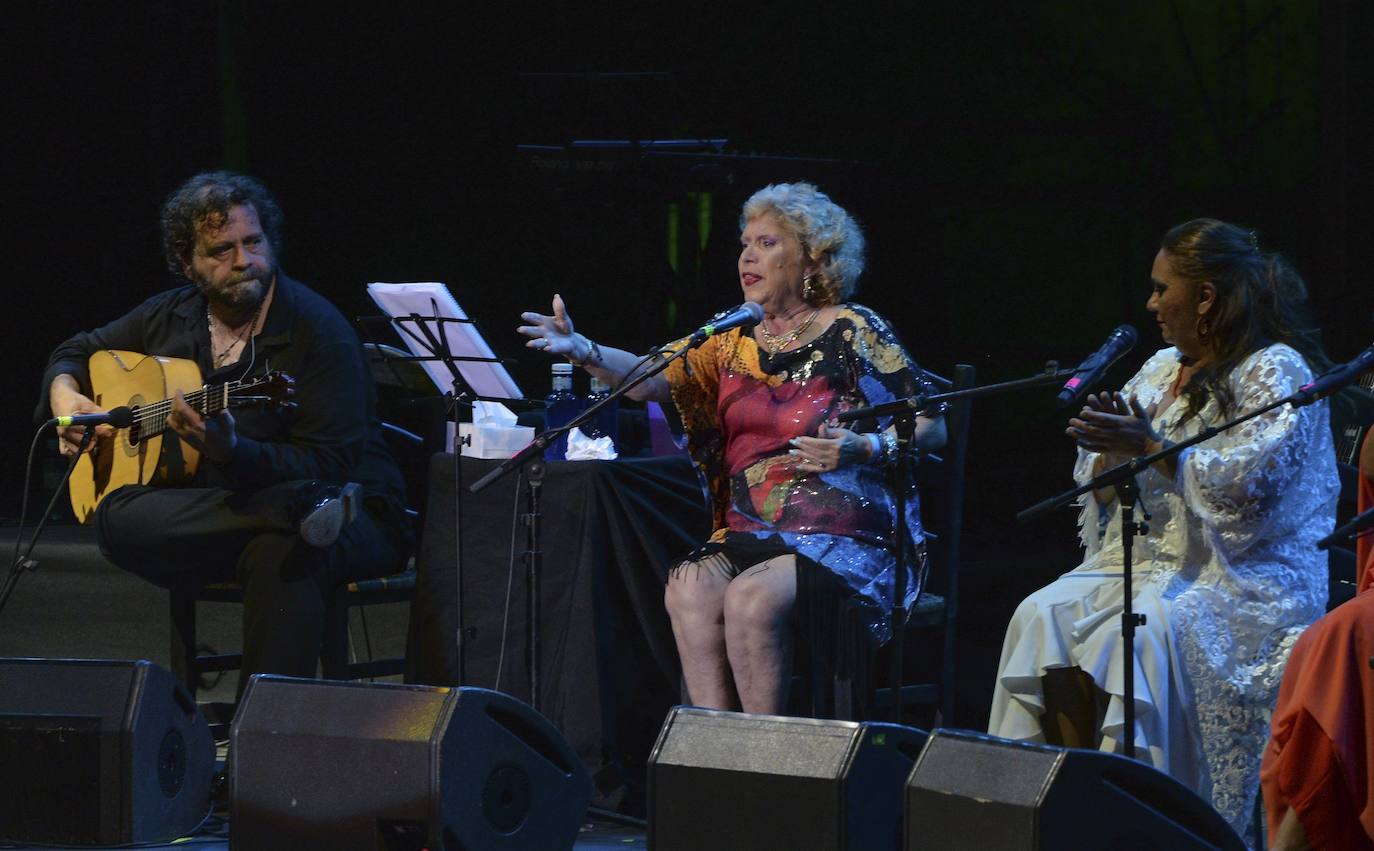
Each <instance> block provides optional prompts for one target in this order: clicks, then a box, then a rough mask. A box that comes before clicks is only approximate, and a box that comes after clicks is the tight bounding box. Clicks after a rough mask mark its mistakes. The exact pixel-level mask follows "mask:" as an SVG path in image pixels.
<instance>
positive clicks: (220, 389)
mask: <svg viewBox="0 0 1374 851" xmlns="http://www.w3.org/2000/svg"><path fill="white" fill-rule="evenodd" d="M239 384H240V382H238V381H230V382H227V383H225V384H216V385H213V386H211V385H206V386H204V387H201V388H200V389H199V390H192V391H190V392H189V393H183V394H182V396H183V397H184V398H185V399H186V404H188V405H190V406H191V408H192V409H193V410H195V411H196V412H197V413H199V414H200V415H201V416H203V417H213V416H215V415H216V414H219V413H220V412H222V411H224V410H226V409H227V408H228V407H229V400H230V398H231V396H232V394H233V391H234V389H235V388H237V387H238V386H239ZM175 401H176V400H175V398H170V399H163V400H162V401H161V402H154V403H153V404H151V405H143V406H141V407H139V408H138V410H137V411H136V412H135V415H134V425H135V426H137V427H138V433H139V435H140V436H142V437H145V438H147V437H152V436H154V435H158V434H162V433H163V432H164V431H166V430H167V415H168V414H170V413H171V412H172V403H173V402H175Z"/></svg>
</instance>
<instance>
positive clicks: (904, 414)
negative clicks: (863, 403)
mask: <svg viewBox="0 0 1374 851" xmlns="http://www.w3.org/2000/svg"><path fill="white" fill-rule="evenodd" d="M1074 372H1075V371H1074V370H1072V369H1059V364H1058V363H1056V362H1055V361H1050V362H1049V363H1047V364H1046V365H1045V371H1044V372H1042V373H1041V374H1039V375H1035V376H1031V377H1030V378H1020V379H1016V380H1014V381H1003V382H1000V383H997V384H984V385H982V386H979V387H967V388H964V389H963V390H954V391H951V392H949V393H935V394H932V395H930V396H922V395H920V394H917V395H915V396H909V397H907V398H905V399H896V400H894V401H891V402H884V403H882V404H881V405H871V406H868V407H864V408H853V409H851V410H848V411H845V412H843V413H841V414H839V415H838V416H837V417H836V418H835V420H836V421H837V422H839V423H850V422H854V421H855V420H863V419H870V418H877V417H885V416H889V415H890V416H892V418H893V427H894V428H896V430H897V464H896V470H895V476H896V480H897V481H896V486H895V487H893V489H892V490H893V495H894V496H893V507H894V509H895V510H896V512H897V524H896V528H895V529H894V530H893V532H894V533H895V534H894V535H893V546H892V555H893V558H894V559H895V560H896V563H897V569H896V575H895V577H894V579H893V582H894V586H893V589H892V611H891V613H890V614H889V619H890V625H891V632H892V653H891V654H890V655H889V662H890V666H889V674H888V677H889V682H891V683H892V684H893V698H892V720H893V721H894V722H895V723H898V724H900V723H901V721H902V688H901V684H902V674H903V666H904V662H905V660H904V658H903V656H904V649H903V645H904V641H903V635H904V634H905V633H906V621H907V616H908V614H909V613H908V611H907V608H906V604H905V600H906V590H907V589H906V562H907V560H908V558H909V556H908V555H907V552H906V541H907V538H908V537H909V536H910V534H911V530H910V529H909V528H908V527H907V521H906V485H907V482H908V481H909V480H910V470H911V465H910V460H909V457H908V454H907V448H908V446H909V445H910V443H911V439H912V436H913V434H914V433H915V431H916V415H917V414H918V413H919V412H920V411H923V410H925V409H926V408H927V407H929V406H931V405H938V404H939V403H941V402H952V401H958V400H960V399H979V398H982V397H984V396H997V395H1000V394H1002V393H1010V392H1012V391H1014V390H1025V389H1028V388H1032V387H1043V386H1045V385H1048V384H1055V383H1058V382H1059V381H1061V380H1063V379H1064V378H1067V377H1069V376H1071V375H1073V374H1074ZM913 543H914V541H913ZM924 590H925V576H924V574H920V575H917V576H916V597H917V598H918V599H919V598H920V596H921V592H922V591H924Z"/></svg>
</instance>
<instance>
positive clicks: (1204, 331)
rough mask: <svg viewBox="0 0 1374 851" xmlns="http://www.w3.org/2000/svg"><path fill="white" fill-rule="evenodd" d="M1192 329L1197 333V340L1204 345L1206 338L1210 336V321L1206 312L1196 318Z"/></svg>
mask: <svg viewBox="0 0 1374 851" xmlns="http://www.w3.org/2000/svg"><path fill="white" fill-rule="evenodd" d="M1193 331H1194V332H1195V333H1196V334H1197V341H1198V342H1199V343H1203V344H1204V345H1205V344H1206V343H1207V338H1208V337H1210V336H1212V323H1211V321H1210V320H1209V319H1208V318H1207V314H1205V313H1204V314H1203V315H1202V316H1199V317H1198V318H1197V322H1196V323H1194V325H1193Z"/></svg>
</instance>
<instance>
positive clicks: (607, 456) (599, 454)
mask: <svg viewBox="0 0 1374 851" xmlns="http://www.w3.org/2000/svg"><path fill="white" fill-rule="evenodd" d="M616 454H617V453H616V451H615V441H613V440H611V437H610V435H606V436H605V437H594V438H593V437H588V436H587V435H585V434H583V433H582V429H580V428H575V429H573V430H572V431H570V432H568V451H567V454H565V455H564V456H563V457H564V458H567V459H568V460H569V461H609V460H611V459H612V458H615V457H616Z"/></svg>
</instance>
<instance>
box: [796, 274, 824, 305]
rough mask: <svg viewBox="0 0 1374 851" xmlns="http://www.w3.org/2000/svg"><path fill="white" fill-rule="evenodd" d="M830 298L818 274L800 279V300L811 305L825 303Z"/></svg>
mask: <svg viewBox="0 0 1374 851" xmlns="http://www.w3.org/2000/svg"><path fill="white" fill-rule="evenodd" d="M829 298H830V293H828V292H827V291H826V287H825V284H824V283H823V282H822V281H821V277H820V275H814V274H812V275H807V276H806V277H805V278H803V279H802V300H803V301H805V302H806V303H807V304H809V305H812V306H819V305H822V304H825V303H826V301H828V300H829Z"/></svg>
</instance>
